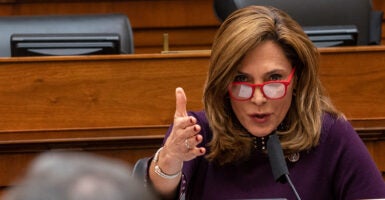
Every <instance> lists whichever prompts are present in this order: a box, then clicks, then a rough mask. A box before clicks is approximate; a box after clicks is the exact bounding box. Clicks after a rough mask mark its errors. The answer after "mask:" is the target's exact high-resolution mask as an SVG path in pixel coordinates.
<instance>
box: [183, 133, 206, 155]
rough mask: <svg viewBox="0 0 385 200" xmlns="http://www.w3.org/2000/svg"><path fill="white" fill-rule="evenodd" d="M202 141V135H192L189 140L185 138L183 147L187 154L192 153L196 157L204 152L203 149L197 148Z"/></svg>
mask: <svg viewBox="0 0 385 200" xmlns="http://www.w3.org/2000/svg"><path fill="white" fill-rule="evenodd" d="M202 141H203V137H202V135H199V134H197V135H194V136H192V137H190V138H186V140H185V146H186V151H187V152H188V153H193V154H195V155H196V156H199V155H203V154H204V153H205V151H206V149H205V148H204V147H197V145H198V144H199V143H201V142H202Z"/></svg>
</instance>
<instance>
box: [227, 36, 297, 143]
mask: <svg viewBox="0 0 385 200" xmlns="http://www.w3.org/2000/svg"><path fill="white" fill-rule="evenodd" d="M291 71H292V66H291V63H290V61H289V60H288V59H287V58H286V57H285V54H284V52H283V50H282V49H281V47H280V46H279V45H277V44H276V43H274V42H273V41H266V42H263V43H261V44H260V45H258V46H257V47H256V48H255V49H252V50H251V51H250V52H248V53H247V54H246V55H245V57H244V59H243V60H242V62H241V66H240V68H239V71H238V75H237V76H236V78H235V80H234V82H248V83H251V84H261V83H264V82H267V81H276V80H282V81H285V80H287V79H288V77H289V75H290V72H291ZM293 80H294V78H293ZM292 93H293V81H292V82H290V84H289V85H288V87H287V91H286V95H285V96H284V97H282V98H280V99H268V98H266V97H265V96H264V95H263V93H262V91H261V88H260V87H259V86H257V87H255V90H254V95H253V96H252V97H251V99H249V100H245V101H239V100H235V99H234V98H230V99H231V100H230V101H231V106H232V109H233V110H234V113H235V115H236V116H237V118H238V120H239V121H240V123H241V124H242V125H243V127H245V128H246V129H247V130H248V131H249V132H250V133H251V134H252V135H254V136H258V137H262V136H266V135H268V134H270V133H271V132H272V131H273V130H275V129H276V128H277V126H278V125H279V124H280V123H281V122H282V120H283V119H284V118H285V116H286V113H287V112H288V110H289V108H290V105H291V101H292Z"/></svg>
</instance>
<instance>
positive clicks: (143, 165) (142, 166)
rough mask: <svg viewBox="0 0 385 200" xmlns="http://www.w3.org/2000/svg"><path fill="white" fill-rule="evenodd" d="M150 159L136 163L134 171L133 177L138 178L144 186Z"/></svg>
mask: <svg viewBox="0 0 385 200" xmlns="http://www.w3.org/2000/svg"><path fill="white" fill-rule="evenodd" d="M149 160H150V157H143V158H140V159H139V160H137V161H136V163H135V165H134V168H133V169H132V176H134V177H135V178H137V179H138V180H139V181H140V182H141V183H142V184H143V185H146V179H147V178H146V176H147V169H148V161H149Z"/></svg>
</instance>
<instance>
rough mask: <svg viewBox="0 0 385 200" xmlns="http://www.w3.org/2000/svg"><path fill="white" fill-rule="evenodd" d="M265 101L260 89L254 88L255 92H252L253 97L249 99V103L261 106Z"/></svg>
mask: <svg viewBox="0 0 385 200" xmlns="http://www.w3.org/2000/svg"><path fill="white" fill-rule="evenodd" d="M266 101H267V99H266V97H265V95H263V93H262V91H261V87H256V88H255V91H254V95H253V97H252V98H251V102H253V103H255V104H257V105H262V104H264V103H266Z"/></svg>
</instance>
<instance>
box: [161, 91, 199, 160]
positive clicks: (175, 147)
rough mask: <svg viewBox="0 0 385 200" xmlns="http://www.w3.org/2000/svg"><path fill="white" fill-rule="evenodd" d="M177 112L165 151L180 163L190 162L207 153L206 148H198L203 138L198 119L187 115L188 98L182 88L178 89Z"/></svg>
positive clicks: (176, 92)
mask: <svg viewBox="0 0 385 200" xmlns="http://www.w3.org/2000/svg"><path fill="white" fill-rule="evenodd" d="M175 96H176V111H175V115H174V125H173V128H172V130H171V133H170V136H169V137H168V138H167V141H166V142H165V145H164V151H166V152H167V154H168V155H169V156H172V158H175V159H177V160H179V161H188V160H191V159H194V158H195V157H197V156H201V155H203V154H204V153H205V151H206V149H205V148H204V147H197V145H198V144H199V143H201V142H202V140H203V137H202V135H200V134H199V132H200V130H201V127H200V126H199V125H198V124H196V123H197V120H196V118H194V117H192V116H188V115H187V109H186V105H187V98H186V95H185V93H184V90H183V89H182V88H176V90H175Z"/></svg>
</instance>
